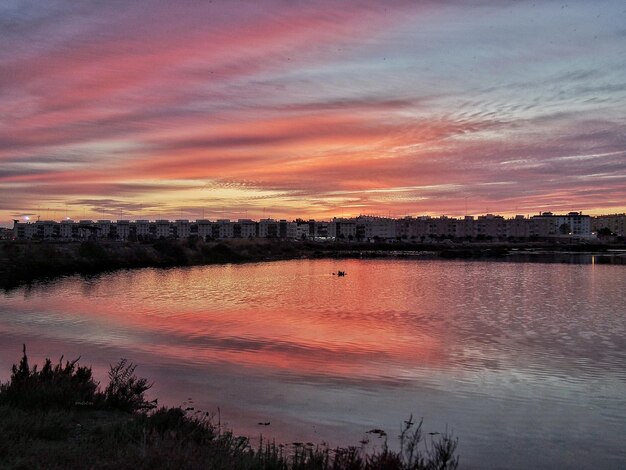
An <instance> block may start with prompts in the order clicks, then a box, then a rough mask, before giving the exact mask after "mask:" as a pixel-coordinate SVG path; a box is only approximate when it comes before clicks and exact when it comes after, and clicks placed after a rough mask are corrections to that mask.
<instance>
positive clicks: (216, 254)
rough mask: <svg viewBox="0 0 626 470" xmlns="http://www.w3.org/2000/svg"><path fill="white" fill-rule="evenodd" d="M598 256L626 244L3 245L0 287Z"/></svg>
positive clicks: (611, 257)
mask: <svg viewBox="0 0 626 470" xmlns="http://www.w3.org/2000/svg"><path fill="white" fill-rule="evenodd" d="M585 254H587V255H600V256H598V258H597V260H596V259H594V262H598V263H603V262H604V263H610V264H624V265H626V244H625V243H605V242H601V241H593V242H585V243H566V242H563V241H559V242H556V241H519V242H516V241H505V242H486V241H480V242H468V241H462V242H455V241H451V240H443V241H436V242H431V243H419V242H412V241H404V240H399V241H395V242H394V243H383V242H378V243H362V242H347V241H346V242H313V241H289V240H275V239H274V240H273V239H249V240H248V239H233V240H219V241H203V240H199V239H193V238H192V239H187V240H156V241H150V242H119V241H108V240H100V241H83V242H55V241H18V240H2V241H0V287H2V288H5V289H10V288H13V287H17V286H19V285H21V284H23V283H27V282H30V281H34V280H37V279H43V278H53V277H57V276H62V275H68V274H96V273H100V272H106V271H113V270H117V269H132V268H145V267H157V268H167V267H180V266H199V265H209V264H220V263H249V262H264V261H278V260H290V259H322V258H325V259H375V258H391V259H405V258H406V259H468V260H471V259H474V260H507V261H529V262H532V261H546V262H550V261H552V262H572V261H576V259H580V258H581V256H580V255H585Z"/></svg>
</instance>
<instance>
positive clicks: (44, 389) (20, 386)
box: [0, 345, 98, 409]
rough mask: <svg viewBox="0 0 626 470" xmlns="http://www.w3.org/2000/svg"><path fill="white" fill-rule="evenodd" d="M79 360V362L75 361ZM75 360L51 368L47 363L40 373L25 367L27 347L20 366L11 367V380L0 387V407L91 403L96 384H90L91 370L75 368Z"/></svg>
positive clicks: (69, 405)
mask: <svg viewBox="0 0 626 470" xmlns="http://www.w3.org/2000/svg"><path fill="white" fill-rule="evenodd" d="M78 359H80V358H78ZM78 359H75V360H73V361H66V362H65V365H64V364H63V357H61V359H59V363H58V364H56V365H54V366H53V365H52V361H50V359H46V361H45V363H44V365H43V367H42V368H41V370H37V366H36V365H35V366H34V367H33V368H32V369H31V368H30V367H29V364H28V357H27V356H26V346H25V345H24V349H23V355H22V359H21V360H20V363H19V365H13V368H12V373H11V379H10V380H9V382H8V383H6V384H2V385H0V404H1V403H4V404H10V405H13V406H18V407H21V408H39V409H49V408H70V407H72V406H74V405H75V404H76V403H84V402H89V403H93V401H94V399H95V398H96V395H97V390H98V383H96V382H95V381H94V380H93V377H92V373H91V368H90V367H81V366H78V365H77V362H78Z"/></svg>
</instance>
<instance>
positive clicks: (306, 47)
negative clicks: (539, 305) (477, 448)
mask: <svg viewBox="0 0 626 470" xmlns="http://www.w3.org/2000/svg"><path fill="white" fill-rule="evenodd" d="M0 46H1V47H0V222H1V223H2V224H3V225H10V224H11V219H14V218H20V217H25V216H28V215H29V216H30V217H31V218H32V217H37V216H40V217H41V218H42V219H56V220H58V219H61V218H64V217H71V218H73V219H82V218H92V219H101V218H106V219H119V218H124V219H136V218H149V219H156V218H170V219H175V218H185V219H192V220H193V219H197V218H202V217H205V218H210V219H215V218H231V219H236V218H243V217H247V218H253V219H258V218H262V217H275V218H294V217H298V216H301V217H312V218H318V219H324V218H330V217H333V216H341V215H344V216H350V215H358V214H378V215H389V214H390V215H392V216H396V217H398V216H404V215H422V214H430V215H439V214H446V215H449V216H461V215H464V214H466V213H467V214H473V215H478V214H483V213H486V212H493V213H500V214H504V215H512V214H515V213H518V214H534V213H537V212H539V211H542V210H553V211H569V210H582V211H584V212H585V213H590V214H594V213H595V214H597V213H614V212H623V211H626V3H624V1H623V0H615V1H604V0H594V1H569V2H563V1H558V2H557V1H550V0H535V1H523V0H521V1H506V0H476V1H463V0H449V1H447V0H438V1H435V0H431V1H384V2H383V1H338V0H332V1H313V0H309V1H287V0H281V1H243V0H231V1H217V0H214V1H212V2H211V1H208V0H207V1H181V2H169V1H148V0H142V1H133V2H128V1H126V0H125V1H116V0H109V1H80V2H75V1H69V0H67V1H61V0H42V1H39V2H34V1H32V2H28V1H22V0H5V1H3V2H1V3H0Z"/></svg>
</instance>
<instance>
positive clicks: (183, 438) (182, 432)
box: [0, 348, 459, 470]
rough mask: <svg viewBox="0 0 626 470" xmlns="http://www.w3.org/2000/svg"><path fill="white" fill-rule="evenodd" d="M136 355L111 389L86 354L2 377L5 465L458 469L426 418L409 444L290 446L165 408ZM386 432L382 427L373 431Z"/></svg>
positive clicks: (24, 366)
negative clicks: (151, 394)
mask: <svg viewBox="0 0 626 470" xmlns="http://www.w3.org/2000/svg"><path fill="white" fill-rule="evenodd" d="M134 372H135V366H134V365H133V364H132V363H129V362H128V361H126V360H122V361H120V362H119V363H117V364H115V365H113V366H111V370H110V372H109V384H108V385H107V386H106V387H105V388H104V390H102V389H101V388H100V385H99V384H98V383H96V382H95V381H94V379H93V377H92V374H91V369H90V368H87V367H82V366H80V365H78V360H74V361H66V362H65V363H63V361H62V359H61V360H60V361H59V362H58V363H57V364H56V365H52V362H51V361H50V360H46V361H45V363H44V365H43V367H42V368H41V369H38V367H37V366H34V367H32V368H31V367H30V365H29V363H28V357H27V356H26V348H24V353H23V356H22V359H21V360H20V362H19V364H16V365H14V366H13V368H12V373H11V378H10V380H9V381H8V382H7V383H5V384H1V385H0V417H1V418H0V467H2V468H9V469H31V468H42V469H61V468H90V469H170V468H171V469H179V468H187V469H224V470H229V469H243V470H247V469H264V470H273V469H276V470H289V469H293V470H309V469H311V470H313V469H315V470H361V469H364V470H365V469H367V470H377V469H379V470H383V469H389V470H396V469H397V470H422V469H424V470H426V469H428V470H435V469H438V470H445V469H456V468H457V467H458V462H459V459H458V456H456V455H455V453H456V447H457V439H456V438H454V437H453V436H452V435H451V434H449V433H444V434H440V435H437V436H436V437H435V436H430V437H429V440H428V441H425V440H424V438H423V433H422V422H421V421H420V422H419V423H416V422H415V421H414V420H413V418H412V417H411V418H409V420H407V421H405V423H404V426H403V429H402V431H401V433H400V436H399V443H400V446H399V447H400V450H399V451H393V450H391V449H390V448H389V447H388V446H387V444H386V441H385V444H384V445H383V448H382V450H379V451H375V452H372V453H366V452H364V451H363V449H362V448H359V447H347V448H335V449H331V448H329V447H327V446H314V445H312V444H303V443H294V444H292V445H290V446H283V445H280V444H276V443H275V442H273V441H272V442H267V441H263V440H261V441H260V443H259V444H258V446H252V445H251V442H250V440H249V439H248V438H247V437H242V436H237V435H236V434H234V433H233V432H231V431H224V430H223V429H222V426H220V425H216V424H214V423H213V421H212V416H211V415H210V414H209V413H198V412H195V413H193V414H191V413H190V411H188V410H183V409H181V408H177V407H174V408H167V407H160V408H159V407H157V403H156V400H154V401H149V400H148V399H146V397H145V392H146V391H147V390H149V388H150V387H151V384H150V383H149V382H148V381H147V380H146V379H145V378H139V377H137V376H136V375H135V373H134ZM371 432H375V433H378V434H379V435H382V436H384V435H386V434H385V432H384V431H382V430H372V431H371Z"/></svg>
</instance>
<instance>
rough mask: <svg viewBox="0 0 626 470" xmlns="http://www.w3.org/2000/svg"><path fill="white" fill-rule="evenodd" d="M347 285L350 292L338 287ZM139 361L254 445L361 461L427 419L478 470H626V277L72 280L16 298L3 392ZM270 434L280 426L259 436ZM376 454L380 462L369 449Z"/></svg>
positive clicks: (5, 340)
mask: <svg viewBox="0 0 626 470" xmlns="http://www.w3.org/2000/svg"><path fill="white" fill-rule="evenodd" d="M338 269H341V270H345V271H347V273H348V275H347V276H346V277H343V278H340V277H336V276H333V275H332V274H331V273H332V272H336V271H337V270H338ZM24 342H25V343H26V344H27V346H28V349H29V352H30V356H31V357H32V359H34V360H37V361H40V360H41V359H42V358H43V357H44V356H46V355H49V356H52V357H53V358H56V357H58V356H60V355H61V354H65V356H66V357H72V358H73V357H76V356H78V355H81V356H82V359H81V363H83V364H92V365H93V367H94V371H95V372H96V375H97V376H98V377H99V378H100V379H101V380H104V379H105V376H106V370H107V367H108V364H109V363H111V362H115V361H117V359H119V358H120V357H126V358H129V359H131V360H133V361H134V362H136V363H139V368H138V370H137V371H138V372H139V373H140V375H145V376H147V377H150V378H151V379H152V380H154V381H155V386H154V388H153V390H152V392H153V393H152V395H153V396H158V397H159V398H160V401H161V402H162V403H167V404H172V405H174V404H182V403H183V402H189V399H192V401H193V405H191V406H194V407H195V408H196V409H202V410H208V411H211V412H217V409H218V407H219V413H220V416H221V420H222V422H227V423H228V424H229V425H230V426H231V427H233V428H234V429H235V431H236V432H238V433H242V434H251V435H258V434H259V433H263V434H264V435H266V436H267V435H269V436H275V437H276V438H277V439H278V440H280V441H283V442H291V441H294V440H297V441H305V442H306V441H312V442H316V443H319V442H322V441H326V442H329V443H331V444H333V445H337V444H342V445H345V444H358V442H359V440H361V439H362V438H363V436H364V433H365V431H367V430H369V429H371V428H373V427H378V428H383V429H386V430H387V431H388V433H389V435H390V442H392V443H393V442H394V436H395V435H396V434H397V433H398V430H399V428H400V425H401V423H402V421H403V420H404V419H406V418H408V416H409V415H410V414H411V413H413V414H414V415H415V416H417V417H422V416H423V417H424V423H425V425H424V426H425V430H426V431H427V432H428V431H443V430H445V429H446V427H447V428H448V429H449V430H450V429H451V430H453V432H454V434H455V435H456V436H458V437H459V440H460V445H459V453H460V456H461V464H462V468H590V469H591V468H626V449H625V448H624V446H623V443H624V439H625V437H626V267H624V266H612V265H594V264H582V265H580V264H537V263H490V262H455V261H414V260H412V261H388V260H385V261H359V260H349V261H346V260H342V261H329V260H315V261H311V260H302V261H286V262H275V263H266V264H250V265H236V266H235V265H226V266H209V267H194V268H183V269H171V270H156V269H145V270H138V271H126V272H117V273H113V274H106V275H101V276H97V277H92V278H81V277H68V278H64V279H60V280H58V281H54V282H48V283H41V284H38V285H35V286H32V287H29V288H22V289H18V290H14V291H10V292H5V293H2V294H0V379H1V380H3V381H4V380H6V379H7V378H8V375H9V368H10V365H11V364H12V363H13V362H16V361H17V360H18V359H19V356H20V352H21V344H22V343H24ZM259 421H263V422H271V425H270V426H259V425H258V424H257V423H258V422H259ZM371 440H372V441H373V442H371V443H370V445H379V443H378V442H376V439H374V438H371Z"/></svg>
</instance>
